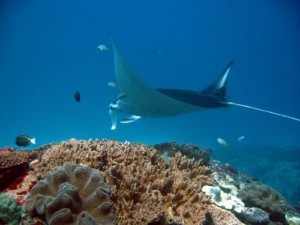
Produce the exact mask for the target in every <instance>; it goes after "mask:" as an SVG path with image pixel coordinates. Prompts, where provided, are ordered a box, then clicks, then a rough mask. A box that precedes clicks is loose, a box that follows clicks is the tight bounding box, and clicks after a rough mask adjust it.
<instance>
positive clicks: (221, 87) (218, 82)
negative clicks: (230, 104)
mask: <svg viewBox="0 0 300 225" xmlns="http://www.w3.org/2000/svg"><path fill="white" fill-rule="evenodd" d="M233 63H234V61H231V62H230V63H229V64H228V65H227V66H226V68H225V69H224V70H223V72H222V73H221V74H220V75H219V76H218V77H217V78H216V79H215V80H214V81H213V82H212V83H211V84H210V85H209V86H208V87H207V88H205V89H204V90H203V91H201V93H202V94H209V95H214V96H216V97H218V98H220V99H224V98H226V85H227V80H228V75H229V73H230V70H231V68H232V66H233Z"/></svg>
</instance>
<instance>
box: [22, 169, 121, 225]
mask: <svg viewBox="0 0 300 225" xmlns="http://www.w3.org/2000/svg"><path fill="white" fill-rule="evenodd" d="M109 194H110V190H109V188H108V186H107V185H106V184H105V183H104V181H103V178H102V176H101V175H100V173H99V171H97V170H94V169H91V168H89V167H84V166H80V165H76V164H70V165H66V166H64V167H59V168H58V169H57V170H56V171H54V172H53V173H51V174H49V175H48V176H47V177H46V178H45V179H43V180H40V181H38V182H37V184H36V185H35V186H33V188H32V189H31V191H30V194H29V196H28V198H27V200H26V203H25V210H26V211H30V212H31V211H34V210H35V211H36V212H37V213H38V214H41V215H45V216H46V220H47V223H48V224H49V225H59V224H66V225H67V224H68V225H69V224H70V225H71V224H84V225H85V224H89V225H92V224H93V225H115V224H116V220H115V216H114V214H113V207H112V203H111V201H110V198H109Z"/></svg>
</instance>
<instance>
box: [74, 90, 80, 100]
mask: <svg viewBox="0 0 300 225" xmlns="http://www.w3.org/2000/svg"><path fill="white" fill-rule="evenodd" d="M74 99H75V101H76V102H80V93H79V91H76V92H75V93H74Z"/></svg>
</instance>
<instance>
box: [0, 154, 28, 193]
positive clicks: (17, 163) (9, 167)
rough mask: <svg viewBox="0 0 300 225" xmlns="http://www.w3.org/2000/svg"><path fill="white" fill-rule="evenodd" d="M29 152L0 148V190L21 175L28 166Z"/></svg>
mask: <svg viewBox="0 0 300 225" xmlns="http://www.w3.org/2000/svg"><path fill="white" fill-rule="evenodd" d="M30 158H31V154H30V152H28V151H17V150H15V149H11V148H0V191H2V190H4V189H6V188H7V187H8V186H9V185H10V183H11V182H13V181H14V180H15V179H17V178H18V177H20V176H22V174H23V173H24V172H26V170H27V169H28V167H29V161H30Z"/></svg>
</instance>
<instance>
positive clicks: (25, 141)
mask: <svg viewBox="0 0 300 225" xmlns="http://www.w3.org/2000/svg"><path fill="white" fill-rule="evenodd" d="M16 144H17V145H18V146H22V147H25V146H28V145H30V144H35V138H30V137H29V136H27V135H19V136H18V137H16Z"/></svg>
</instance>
